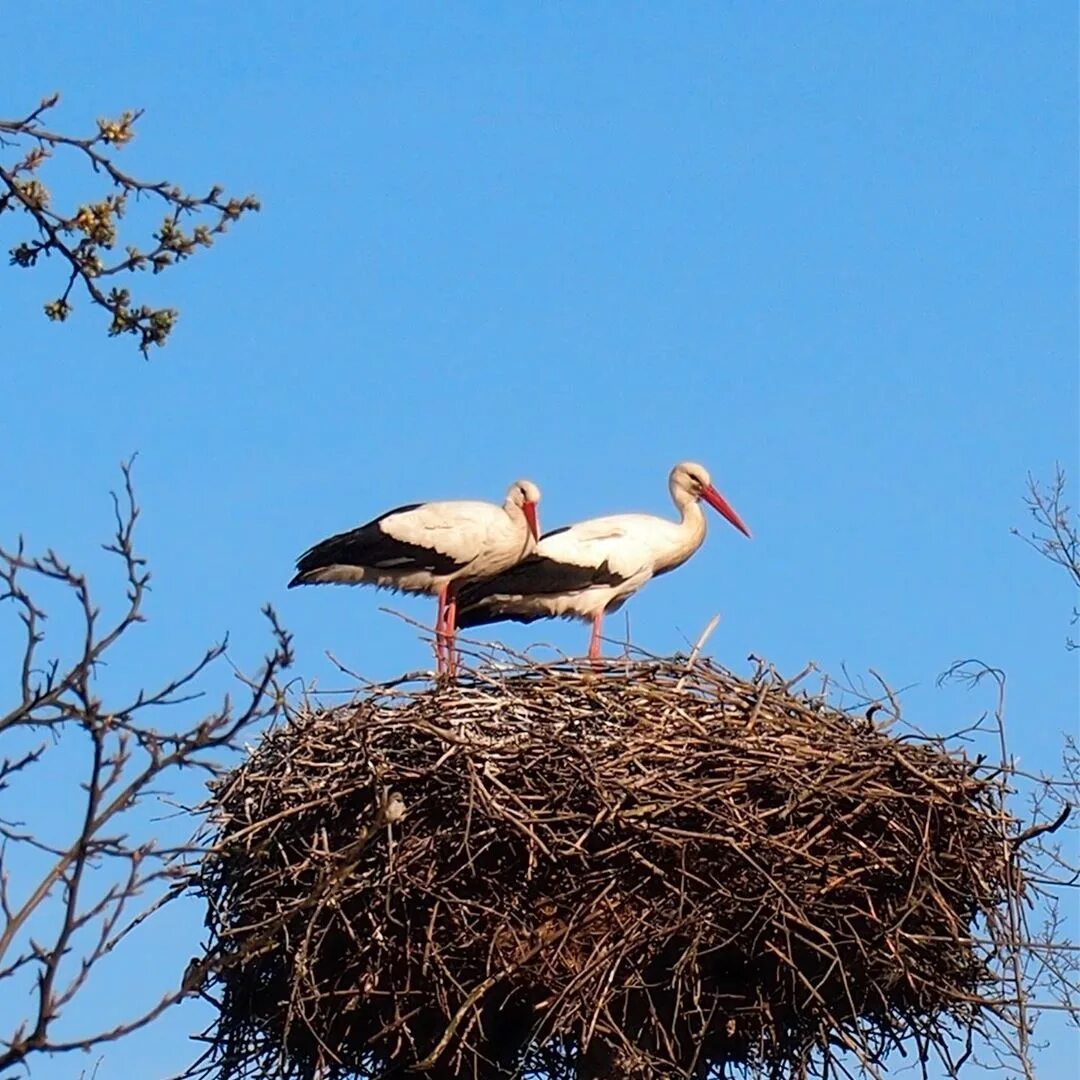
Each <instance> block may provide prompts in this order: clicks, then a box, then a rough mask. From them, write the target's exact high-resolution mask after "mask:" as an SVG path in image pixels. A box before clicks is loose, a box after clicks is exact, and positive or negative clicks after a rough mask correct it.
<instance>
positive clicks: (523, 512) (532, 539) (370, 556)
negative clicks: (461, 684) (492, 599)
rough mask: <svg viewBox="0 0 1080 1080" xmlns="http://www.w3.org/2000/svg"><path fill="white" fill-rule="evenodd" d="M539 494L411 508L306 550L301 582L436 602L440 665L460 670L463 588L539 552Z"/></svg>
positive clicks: (527, 488) (524, 488)
mask: <svg viewBox="0 0 1080 1080" xmlns="http://www.w3.org/2000/svg"><path fill="white" fill-rule="evenodd" d="M539 502H540V489H539V488H538V487H537V486H536V485H535V484H534V483H532V481H530V480H517V481H515V482H514V483H513V484H511V485H510V489H509V491H507V493H506V501H505V502H504V503H503V505H502V506H496V505H495V504H494V503H489V502H479V501H471V500H452V501H444V502H428V503H413V504H411V505H409V506H399V507H398V508H397V509H396V510H388V511H387V512H386V513H385V514H381V515H380V516H379V517H377V518H375V519H373V520H372V521H369V522H368V523H367V524H366V525H361V526H360V527H359V528H356V529H351V530H349V531H348V532H343V533H338V534H337V535H336V536H331V537H329V538H328V539H326V540H322V541H320V542H319V543H318V544H316V545H315V546H314V547H312V548H310V549H309V550H308V551H306V552H304V554H303V555H301V556H300V558H299V560H298V561H297V563H296V576H295V577H294V578H293V579H292V581H290V582H289V588H290V589H291V588H293V587H294V586H296V585H325V584H336V585H374V586H376V587H377V588H382V589H395V590H399V591H401V592H407V593H426V594H433V595H435V596H436V597H437V598H438V611H437V614H436V616H435V662H436V667H437V669H438V671H440V672H447V673H452V672H453V670H454V635H455V632H456V629H457V626H456V610H457V592H458V588H459V587H460V586H461V585H463V584H465V583H467V582H478V581H481V580H483V579H484V578H487V577H491V576H493V575H495V574H498V573H501V572H502V571H504V570H506V569H508V568H509V567H511V566H513V565H514V564H515V563H517V562H519V561H520V560H521V559H523V558H525V557H526V556H527V555H529V554H530V553H531V552H532V551H533V550H535V548H536V541H537V537H538V535H539V525H538V523H537V514H536V507H537V504H538V503H539Z"/></svg>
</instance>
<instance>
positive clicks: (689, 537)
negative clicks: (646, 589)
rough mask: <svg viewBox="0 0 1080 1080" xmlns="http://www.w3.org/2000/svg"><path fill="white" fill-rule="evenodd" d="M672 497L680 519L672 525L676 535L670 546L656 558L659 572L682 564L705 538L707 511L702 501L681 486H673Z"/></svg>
mask: <svg viewBox="0 0 1080 1080" xmlns="http://www.w3.org/2000/svg"><path fill="white" fill-rule="evenodd" d="M671 497H672V499H673V500H674V502H675V508H676V509H677V510H678V511H679V521H678V524H675V525H673V527H672V530H673V533H674V535H673V536H672V544H671V546H670V548H668V550H666V551H665V552H664V553H663V554H662V555H661V556H660V557H659V558H657V560H656V569H655V573H658V574H662V573H663V572H664V571H665V570H674V569H675V567H676V566H681V565H682V564H683V563H684V562H686V560H687V559H689V558H690V556H691V555H693V554H694V552H695V551H697V549H698V548H699V547H701V545H702V542H703V541H704V540H705V512H704V511H703V510H702V509H701V503H699V502H698V500H697V499H695V498H694V497H693V495H691V494H690V493H689V492H688V491H683V490H682V489H681V488H673V489H672V492H671Z"/></svg>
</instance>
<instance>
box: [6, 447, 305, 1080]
mask: <svg viewBox="0 0 1080 1080" xmlns="http://www.w3.org/2000/svg"><path fill="white" fill-rule="evenodd" d="M114 509H115V530H114V534H113V536H112V539H111V541H110V542H109V543H108V544H106V546H105V547H106V551H108V552H110V553H111V554H112V555H113V556H115V558H116V560H117V562H118V563H119V565H120V566H121V567H122V571H123V580H124V591H125V594H126V595H125V600H124V603H123V604H122V605H121V608H120V611H119V612H118V614H117V615H116V616H114V617H113V618H111V619H108V620H107V619H105V618H104V617H103V615H102V611H101V609H100V608H99V607H98V605H97V602H96V601H95V599H94V598H93V596H92V594H91V590H90V586H89V583H88V581H87V579H86V577H85V576H83V575H82V574H81V573H79V572H78V571H77V570H75V569H74V568H73V567H72V566H70V565H69V564H68V563H66V562H65V561H64V560H63V559H61V558H60V556H58V555H57V554H56V553H55V552H53V551H49V552H47V553H46V554H45V555H43V556H40V557H34V556H31V555H28V554H27V553H26V550H25V548H24V545H23V543H22V541H21V540H20V541H19V542H18V543H17V544H16V545H15V547H14V548H13V549H11V550H7V549H4V548H3V547H0V612H3V613H6V612H12V613H13V614H15V615H17V618H18V620H19V621H20V622H21V624H22V650H21V656H18V657H16V658H15V662H14V664H13V665H12V669H13V671H14V672H15V673H16V685H15V687H14V688H13V689H14V693H12V694H10V696H9V698H8V700H7V702H4V703H0V997H2V998H3V1001H4V1004H5V1010H4V1019H5V1021H7V1020H8V1019H9V1018H10V1017H12V1016H13V1015H14V1016H15V1017H16V1019H15V1020H14V1021H13V1022H14V1028H13V1030H11V1031H0V1071H2V1070H7V1069H10V1068H13V1067H14V1066H16V1065H18V1066H22V1067H23V1068H24V1069H28V1068H29V1067H30V1064H31V1061H32V1060H33V1059H34V1058H35V1057H37V1056H43V1055H49V1054H56V1053H61V1052H65V1051H72V1050H82V1051H88V1050H91V1049H93V1048H95V1047H97V1046H99V1045H101V1044H103V1043H107V1042H112V1041H115V1040H116V1039H119V1038H121V1037H123V1036H124V1035H126V1034H128V1033H129V1032H131V1031H134V1030H136V1029H138V1028H141V1027H144V1026H145V1025H146V1024H148V1023H150V1022H151V1021H152V1020H154V1019H155V1018H156V1017H157V1016H159V1015H160V1014H161V1013H162V1012H163V1011H164V1010H165V1009H167V1008H168V1007H169V1006H171V1005H172V1004H173V1003H175V1002H176V1001H177V1000H179V998H180V997H181V996H182V994H183V992H184V989H183V988H181V986H180V978H179V973H178V974H177V980H176V988H175V989H174V990H172V991H170V992H168V993H166V994H164V995H163V996H162V997H161V998H160V999H159V1000H157V1001H135V1002H124V1003H123V1005H122V1007H123V1008H125V1009H128V1010H129V1012H128V1014H127V1016H126V1018H121V1019H119V1020H118V1021H117V1022H116V1023H115V1024H114V1025H113V1026H111V1027H108V1028H103V1029H97V1030H94V1029H91V1030H81V1031H79V1030H78V1029H77V1027H76V1025H75V1024H74V1023H70V1022H69V1023H68V1024H67V1025H66V1027H65V1028H64V1030H66V1031H67V1032H71V1031H73V1030H75V1031H76V1032H77V1033H76V1034H73V1035H70V1034H65V1035H63V1036H61V1035H58V1034H57V1027H58V1024H59V1023H60V1021H61V1019H62V1018H63V1019H64V1020H66V1021H73V1020H74V1019H75V1018H76V1017H77V1015H78V1002H79V1001H81V1000H85V999H86V998H87V997H88V996H89V995H90V994H92V993H94V992H95V980H94V976H95V972H96V970H97V968H98V966H99V965H100V964H101V962H102V961H103V960H104V959H105V958H106V957H107V956H109V955H110V954H111V953H113V952H114V951H115V950H116V949H118V948H120V947H122V946H123V945H124V943H125V939H127V938H128V936H129V935H130V934H132V933H133V932H134V931H136V930H137V928H138V927H139V926H140V925H142V924H143V923H144V922H145V920H146V919H147V918H148V917H150V916H151V915H153V913H154V912H156V911H158V910H160V908H161V906H162V905H163V904H164V903H167V902H168V901H170V900H172V899H175V898H177V897H179V896H180V895H182V890H183V866H184V860H185V859H186V857H187V856H188V855H189V850H188V845H187V843H186V837H185V839H184V841H181V842H180V843H179V845H178V846H169V845H168V844H166V843H163V842H162V841H161V840H160V839H159V838H158V836H157V833H158V831H159V828H158V827H157V826H154V825H152V824H151V823H150V821H149V820H148V819H149V816H150V814H151V812H152V811H154V810H158V811H160V809H161V806H162V801H161V800H162V798H163V795H164V790H165V789H166V787H167V785H168V784H169V783H170V781H174V780H175V779H176V776H177V773H179V772H180V771H181V770H185V769H186V770H189V771H190V770H194V771H196V772H197V773H202V774H203V775H210V776H213V775H215V773H216V772H217V771H218V770H219V769H220V768H221V767H222V764H223V760H224V758H225V757H226V756H227V755H228V753H229V752H230V751H233V750H236V749H237V748H238V741H239V739H240V737H241V736H242V735H243V734H244V733H245V732H246V731H247V730H248V728H249V727H250V726H252V725H254V724H256V723H258V722H259V721H262V720H266V719H268V718H270V717H272V716H274V715H275V713H276V712H277V709H278V705H279V702H280V700H281V692H280V689H279V687H278V685H277V677H278V674H279V673H280V672H281V670H282V669H283V668H284V667H285V666H287V665H288V663H289V662H290V659H291V648H290V642H289V637H288V635H287V634H286V633H285V632H284V631H283V630H282V629H281V628H280V626H279V625H278V623H277V620H276V617H275V616H274V614H273V612H272V611H270V610H269V609H267V611H266V614H267V616H268V618H269V620H270V625H271V631H272V635H273V646H272V649H271V651H270V652H269V654H268V655H267V656H266V658H265V660H264V663H263V666H262V668H261V669H260V670H259V671H258V672H257V673H256V674H255V675H254V676H250V677H245V678H244V679H243V680H242V682H243V687H242V691H241V694H240V695H239V697H238V699H237V700H236V701H235V702H230V701H229V699H228V698H226V699H225V700H224V701H223V702H222V703H221V704H220V705H218V706H217V707H216V708H214V707H210V708H209V710H208V711H204V710H203V709H200V710H199V711H198V713H197V714H196V716H195V717H194V718H192V717H191V716H190V715H185V713H184V711H182V707H183V705H184V703H185V702H189V701H190V700H191V699H192V698H193V697H195V696H199V695H198V694H197V693H196V687H197V683H198V680H199V678H200V676H202V675H203V674H204V673H205V672H206V670H207V668H208V667H210V666H211V665H212V664H214V662H215V661H217V660H219V659H221V658H222V657H224V656H225V645H224V643H223V644H220V645H216V646H213V647H212V648H210V649H208V650H207V651H206V653H205V654H204V655H203V656H202V657H200V658H198V659H197V660H196V661H195V662H194V663H193V664H191V665H190V666H189V667H188V668H186V669H184V670H182V671H181V672H180V673H179V674H178V675H176V676H175V677H173V678H171V679H167V680H166V681H165V682H164V684H163V685H160V686H157V687H154V688H148V689H140V690H137V691H134V692H133V693H132V694H131V696H129V697H127V698H119V699H117V698H115V697H113V696H112V695H109V696H108V699H106V697H105V696H104V694H103V691H102V688H101V685H100V682H99V676H100V674H101V668H102V665H103V663H105V662H107V660H108V659H109V658H111V657H112V656H113V649H114V646H116V645H117V643H118V642H120V641H121V639H127V638H128V636H129V635H130V634H131V633H132V632H133V631H134V630H135V628H136V627H137V626H138V625H139V624H141V623H142V622H143V621H144V614H143V600H144V598H145V595H146V590H147V587H148V584H149V581H150V574H149V571H148V570H147V568H146V562H145V560H144V559H143V557H142V556H141V555H140V554H139V552H138V551H137V549H136V546H135V524H136V521H137V519H138V516H139V510H138V506H137V505H136V501H135V495H134V491H133V489H132V483H131V471H130V467H129V466H125V467H124V489H123V491H122V493H121V494H120V495H119V496H116V497H114ZM50 586H51V587H52V588H56V587H59V588H60V589H61V590H63V591H65V592H67V593H68V594H69V595H70V597H71V598H72V599H74V601H75V610H76V612H77V616H76V626H77V631H76V633H75V635H73V636H74V638H75V640H76V641H78V642H80V646H79V647H78V648H76V650H75V652H74V655H73V656H72V657H71V658H70V659H67V660H61V659H60V658H59V657H58V656H56V655H51V656H49V655H45V654H44V650H45V649H46V647H47V646H48V645H49V642H48V641H47V638H46V634H45V630H44V626H45V622H46V612H45V610H44V608H43V606H42V602H41V601H40V599H39V595H38V594H39V592H40V590H42V589H43V588H46V589H47V588H49V587H50ZM16 632H18V631H16ZM178 706H180V707H181V711H180V712H178V711H177V707H178ZM80 751H81V753H82V762H83V764H82V767H81V768H80V769H79V772H78V775H77V776H75V777H72V778H71V780H70V786H69V787H66V786H65V781H64V777H65V776H66V775H69V774H68V773H65V765H67V766H70V763H71V762H72V761H73V760H75V759H77V758H78V756H79V754H80ZM35 785H36V787H35ZM64 807H70V808H71V813H70V814H68V815H67V817H66V819H64V823H63V824H58V813H59V810H61V809H63V808H64ZM65 827H66V832H64V831H63V830H64V828H65ZM133 942H134V939H133ZM136 947H137V943H136ZM131 955H132V962H136V961H135V957H136V956H137V953H136V952H135V951H134V949H132V950H131ZM21 1002H25V1003H26V1004H25V1006H23V1005H21V1004H17V1003H21ZM24 1008H25V1010H26V1011H25V1012H24V1013H23V1012H21V1010H23V1009H24ZM3 1075H4V1076H5V1077H6V1076H8V1075H13V1074H10V1073H8V1072H6V1071H4V1072H3Z"/></svg>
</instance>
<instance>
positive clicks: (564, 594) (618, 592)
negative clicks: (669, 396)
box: [457, 461, 750, 660]
mask: <svg viewBox="0 0 1080 1080" xmlns="http://www.w3.org/2000/svg"><path fill="white" fill-rule="evenodd" d="M668 490H669V491H670V492H671V498H672V500H673V501H674V503H675V506H676V509H678V511H679V520H678V521H669V520H668V519H666V518H661V517H655V516H653V515H652V514H616V515H613V516H611V517H601V518H591V519H589V520H588V521H581V522H578V524H576V525H570V526H568V527H566V528H562V529H555V530H554V531H553V532H549V533H547V534H546V535H545V536H543V537H541V538H540V542H539V544H537V546H536V551H535V552H534V553H533V554H532V555H530V556H529V557H528V558H527V559H523V560H522V561H521V562H519V563H518V564H517V565H516V566H513V567H511V568H510V569H508V570H504V571H503V572H502V573H500V574H497V575H494V576H491V577H488V578H487V579H486V580H484V581H477V582H473V583H470V584H469V585H467V586H465V587H464V588H463V589H462V590H461V592H460V594H459V596H458V610H457V625H458V626H459V627H461V628H464V627H468V626H482V625H484V624H487V623H493V622H501V621H504V620H512V621H514V622H523V623H530V622H533V621H535V620H536V619H552V618H558V617H562V618H570V619H583V620H586V621H589V622H591V623H592V635H591V637H590V639H589V657H590V659H594V660H595V659H597V658H599V656H600V633H601V629H602V626H603V621H604V616H605V615H606V614H608V613H609V612H613V611H618V609H619V608H620V607H622V605H623V604H625V603H626V601H627V600H629V599H630V597H631V596H633V595H634V593H636V592H637V591H638V589H640V588H641V587H642V585H644V584H645V583H646V582H647V581H648V580H649V579H650V578H654V577H657V576H658V575H660V574H666V573H667V572H668V571H669V570H674V569H675V568H676V567H678V566H682V564H683V563H684V562H686V560H687V559H689V558H690V556H691V555H693V554H694V552H695V551H697V549H698V548H699V547H701V544H702V542H703V541H704V539H705V514H704V511H703V510H702V509H701V503H702V501H704V502H707V503H708V504H709V505H710V506H711V507H713V509H715V510H717V511H718V512H719V513H720V514H722V515H723V516H724V517H725V518H727V520H728V521H729V522H731V524H732V525H734V526H735V528H736V529H738V530H739V531H740V532H741V533H743V534H744V535H745V536H747V537H748V536H749V535H750V530H749V529H748V528H747V527H746V526H745V525H744V524H743V522H742V519H741V518H740V517H739V515H738V514H736V513H735V511H734V510H733V509H732V508H731V506H730V505H729V504H728V502H727V500H726V499H724V497H723V496H722V495H721V494H720V492H719V491H717V490H716V488H715V487H713V485H712V480H711V479H710V477H709V473H708V470H706V469H705V468H704V466H702V465H698V464H696V463H695V462H692V461H684V462H682V464H680V465H676V466H675V468H674V469H672V470H671V474H670V476H669V477H668Z"/></svg>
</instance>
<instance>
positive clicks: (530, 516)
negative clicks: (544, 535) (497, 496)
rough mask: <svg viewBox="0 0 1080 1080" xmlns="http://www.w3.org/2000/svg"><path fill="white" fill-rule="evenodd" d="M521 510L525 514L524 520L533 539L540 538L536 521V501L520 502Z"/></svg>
mask: <svg viewBox="0 0 1080 1080" xmlns="http://www.w3.org/2000/svg"><path fill="white" fill-rule="evenodd" d="M521 512H522V513H523V514H524V515H525V521H526V522H527V523H528V526H529V532H531V533H532V535H533V539H534V540H539V539H540V526H539V525H538V524H537V523H536V503H531V502H527V503H522V504H521Z"/></svg>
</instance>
